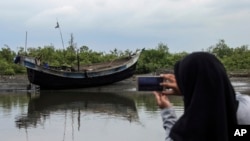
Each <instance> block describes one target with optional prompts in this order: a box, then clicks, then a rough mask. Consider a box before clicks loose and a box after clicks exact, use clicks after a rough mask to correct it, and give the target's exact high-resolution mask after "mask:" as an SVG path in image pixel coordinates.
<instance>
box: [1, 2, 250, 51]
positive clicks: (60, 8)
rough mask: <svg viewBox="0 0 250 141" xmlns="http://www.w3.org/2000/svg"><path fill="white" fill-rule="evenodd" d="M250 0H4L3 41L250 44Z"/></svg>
mask: <svg viewBox="0 0 250 141" xmlns="http://www.w3.org/2000/svg"><path fill="white" fill-rule="evenodd" d="M249 7H250V1H249V0H237V1H236V0H136V1H135V0H42V1H37V0H8V1H0V19H1V22H0V27H1V32H0V47H4V46H5V45H8V46H9V47H10V48H11V49H13V50H16V49H18V47H24V46H25V34H26V31H27V33H28V38H27V46H28V47H38V46H41V47H43V46H45V45H51V44H52V45H54V46H55V48H62V42H61V38H60V32H59V29H55V28H54V27H55V26H56V22H57V20H58V21H59V24H60V27H61V31H62V35H63V40H64V45H65V46H67V45H68V41H69V39H70V34H71V33H72V34H73V36H74V39H75V42H76V43H77V47H80V46H82V45H87V46H88V47H89V48H90V49H92V50H95V51H107V52H109V51H110V50H113V49H115V48H116V49H118V50H126V49H129V50H135V49H137V48H139V49H140V48H144V47H145V48H155V47H156V46H157V45H158V43H164V44H167V45H168V47H169V49H170V52H180V51H187V52H192V51H200V50H202V49H207V48H208V47H209V46H211V45H215V44H216V43H218V41H219V40H220V39H224V40H225V42H226V44H228V45H229V46H230V47H238V46H241V45H249V44H250V26H249V25H250V8H249Z"/></svg>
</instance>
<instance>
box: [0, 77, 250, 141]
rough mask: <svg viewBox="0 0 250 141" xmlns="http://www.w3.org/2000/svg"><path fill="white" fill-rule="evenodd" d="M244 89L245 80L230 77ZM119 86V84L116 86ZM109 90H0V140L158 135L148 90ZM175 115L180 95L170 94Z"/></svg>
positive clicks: (114, 139)
mask: <svg viewBox="0 0 250 141" xmlns="http://www.w3.org/2000/svg"><path fill="white" fill-rule="evenodd" d="M233 85H234V86H235V89H237V90H239V91H243V92H246V93H248V91H249V88H250V83H249V81H248V80H242V79H241V80H233ZM118 89H119V88H118ZM119 90H120V91H122V92H120V91H119V93H118V92H115V91H117V86H115V90H114V92H110V91H109V92H103V90H101V89H98V91H93V89H91V90H85V91H61V92H57V91H41V92H40V93H38V92H29V93H28V92H0V124H1V126H0V134H1V140H3V141H17V140H18V141H52V140H53V141H83V140H86V141H100V140H102V141H139V140H143V141H152V140H158V141H163V140H164V136H165V133H164V130H163V128H162V121H161V117H160V111H159V109H158V107H157V106H156V103H155V99H154V97H153V95H152V94H151V93H143V92H140V93H138V92H135V91H133V90H134V88H130V89H126V90H124V89H119ZM171 100H172V102H173V103H174V105H175V107H176V111H177V115H178V116H180V115H181V114H182V112H183V108H182V106H183V103H182V97H180V96H172V97H171Z"/></svg>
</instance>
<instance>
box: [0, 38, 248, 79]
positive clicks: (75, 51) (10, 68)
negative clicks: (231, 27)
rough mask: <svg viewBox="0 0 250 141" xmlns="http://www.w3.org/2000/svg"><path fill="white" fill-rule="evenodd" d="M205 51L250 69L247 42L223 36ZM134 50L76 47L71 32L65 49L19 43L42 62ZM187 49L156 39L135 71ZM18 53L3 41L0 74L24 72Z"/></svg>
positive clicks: (235, 67) (85, 60)
mask: <svg viewBox="0 0 250 141" xmlns="http://www.w3.org/2000/svg"><path fill="white" fill-rule="evenodd" d="M205 51H207V52H211V53H213V54H215V55H216V56H217V57H218V58H219V59H220V60H221V61H222V63H223V64H224V65H225V67H226V69H227V70H228V71H247V72H249V70H250V63H249V62H250V50H249V49H248V46H247V45H242V46H240V47H234V48H232V47H229V46H228V45H227V44H226V43H225V41H224V40H220V41H219V42H218V43H217V44H215V45H213V46H210V47H208V48H207V49H206V50H205ZM132 53H133V52H132V51H130V50H125V51H119V50H117V49H114V50H111V51H110V52H108V53H106V52H97V51H93V50H91V49H89V47H87V46H81V47H80V48H77V47H76V44H75V43H74V41H73V36H71V39H70V41H69V46H68V47H67V48H66V49H55V48H54V46H51V45H50V46H44V47H36V48H35V47H30V48H27V50H26V51H25V50H24V48H23V47H20V48H19V50H18V54H21V55H28V56H32V57H37V58H40V59H41V60H42V62H44V63H49V64H50V65H53V66H56V65H67V66H76V65H77V58H76V57H77V56H79V60H80V61H79V62H80V65H86V64H91V63H100V62H104V61H110V60H113V59H116V58H119V57H124V56H127V55H129V54H132ZM187 54H188V53H187V52H180V53H170V52H169V48H168V46H167V45H166V44H163V43H159V44H158V46H157V47H155V48H152V49H146V50H144V51H143V52H142V54H141V56H140V59H139V61H138V65H137V73H150V72H155V71H157V70H159V69H172V68H173V66H174V64H175V62H176V61H178V60H179V59H181V58H182V57H184V56H185V55H187ZM16 55H17V54H16V53H15V52H14V51H12V50H11V49H10V47H9V46H8V45H4V46H3V47H2V48H1V50H0V75H14V74H23V73H25V72H26V69H25V68H24V67H22V66H20V65H16V64H14V63H13V58H14V57H15V56H16Z"/></svg>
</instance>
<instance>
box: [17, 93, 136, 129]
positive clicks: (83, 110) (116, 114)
mask: <svg viewBox="0 0 250 141" xmlns="http://www.w3.org/2000/svg"><path fill="white" fill-rule="evenodd" d="M70 111H72V112H70ZM58 113H60V114H66V113H70V114H74V115H77V116H71V117H77V118H76V119H77V122H78V130H79V129H80V122H81V116H83V115H86V114H101V115H106V116H109V117H110V116H111V117H112V118H120V119H122V120H127V121H129V122H138V114H137V109H136V105H135V102H134V100H133V99H132V98H129V97H128V96H126V95H125V94H117V93H103V92H102V93H98V92H89V93H87V92H84V93H83V92H69V91H67V92H62V91H60V92H57V91H53V92H52V91H41V92H40V94H39V95H36V96H35V97H31V98H30V101H29V104H28V113H27V115H21V116H18V117H17V118H16V126H17V127H18V128H30V127H34V128H36V127H37V126H38V125H44V123H45V121H46V119H47V118H49V117H50V116H51V115H53V114H58Z"/></svg>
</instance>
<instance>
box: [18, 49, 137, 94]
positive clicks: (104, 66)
mask: <svg viewBox="0 0 250 141" xmlns="http://www.w3.org/2000/svg"><path fill="white" fill-rule="evenodd" d="M140 53H141V51H136V52H135V53H134V54H132V55H130V56H127V57H125V58H121V59H117V60H113V61H111V62H106V63H101V64H100V63H99V64H92V65H88V66H82V67H79V66H78V69H77V70H76V69H73V68H72V67H66V66H61V67H54V66H49V65H47V64H45V65H40V63H39V61H38V60H36V59H35V58H31V57H26V56H17V57H16V59H15V63H19V64H21V65H23V66H25V67H26V68H27V74H28V79H29V81H30V83H32V84H35V85H39V86H40V89H76V88H86V87H94V86H102V85H107V84H112V83H115V82H118V81H121V80H124V79H127V78H129V77H131V76H132V75H133V74H134V72H135V69H136V64H137V61H138V59H139V56H140Z"/></svg>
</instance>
